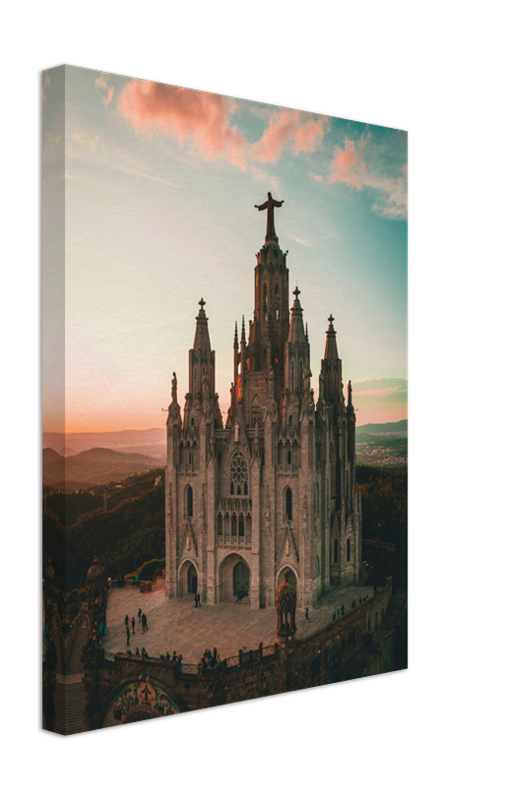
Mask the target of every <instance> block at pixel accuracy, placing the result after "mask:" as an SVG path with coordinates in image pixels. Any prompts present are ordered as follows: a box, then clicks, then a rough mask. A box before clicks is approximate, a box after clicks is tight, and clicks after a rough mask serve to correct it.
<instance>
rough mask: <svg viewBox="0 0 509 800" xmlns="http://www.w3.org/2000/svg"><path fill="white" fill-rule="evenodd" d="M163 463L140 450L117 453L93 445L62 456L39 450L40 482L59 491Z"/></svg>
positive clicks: (142, 470)
mask: <svg viewBox="0 0 509 800" xmlns="http://www.w3.org/2000/svg"><path fill="white" fill-rule="evenodd" d="M162 463H163V462H162V460H161V459H157V458H152V457H150V456H145V455H142V454H141V453H119V452H117V451H115V450H110V449H109V448H105V447H93V448H92V449H91V450H85V451H84V452H82V453H78V455H75V456H67V458H64V457H63V456H61V455H59V453H56V452H55V451H54V450H53V449H52V448H49V447H46V448H44V450H43V451H42V474H43V483H44V484H49V485H50V486H52V487H53V488H54V489H59V490H60V491H65V492H70V491H71V492H72V491H76V490H77V489H88V488H89V487H90V486H97V485H98V484H102V483H110V482H111V481H120V480H122V479H123V478H126V477H128V476H129V475H133V474H136V473H137V474H139V473H143V472H148V471H149V470H151V469H154V468H155V467H159V466H161V465H162Z"/></svg>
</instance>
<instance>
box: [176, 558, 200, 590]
mask: <svg viewBox="0 0 509 800" xmlns="http://www.w3.org/2000/svg"><path fill="white" fill-rule="evenodd" d="M197 591H198V570H197V569H196V565H195V564H194V563H193V562H192V561H191V560H190V559H187V560H186V561H184V562H183V563H182V564H181V565H180V569H179V579H178V596H179V597H185V596H186V595H188V594H192V595H195V594H196V592H197Z"/></svg>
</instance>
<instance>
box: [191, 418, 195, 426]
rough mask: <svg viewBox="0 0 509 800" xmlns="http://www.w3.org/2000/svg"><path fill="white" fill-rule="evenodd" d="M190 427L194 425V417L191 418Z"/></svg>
mask: <svg viewBox="0 0 509 800" xmlns="http://www.w3.org/2000/svg"><path fill="white" fill-rule="evenodd" d="M191 425H194V417H191Z"/></svg>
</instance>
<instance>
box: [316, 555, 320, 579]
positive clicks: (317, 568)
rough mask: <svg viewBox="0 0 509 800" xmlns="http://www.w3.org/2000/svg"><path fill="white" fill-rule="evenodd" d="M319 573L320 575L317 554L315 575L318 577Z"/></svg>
mask: <svg viewBox="0 0 509 800" xmlns="http://www.w3.org/2000/svg"><path fill="white" fill-rule="evenodd" d="M319 575H320V559H319V558H318V556H317V557H316V576H317V577H318V576H319Z"/></svg>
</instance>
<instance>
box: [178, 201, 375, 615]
mask: <svg viewBox="0 0 509 800" xmlns="http://www.w3.org/2000/svg"><path fill="white" fill-rule="evenodd" d="M283 202H284V201H277V200H274V199H273V198H272V196H271V194H270V193H269V194H268V199H267V201H266V202H265V203H263V205H260V206H256V207H257V208H258V209H259V210H261V211H265V210H266V211H267V234H266V237H265V243H264V245H263V246H262V247H261V249H260V251H259V253H258V254H257V263H256V267H255V275H254V278H255V280H254V292H255V297H254V312H253V320H252V321H250V322H249V325H248V330H247V331H246V328H245V324H244V319H242V326H241V331H240V341H239V336H238V329H237V323H235V335H234V340H233V381H232V384H231V389H230V394H231V397H230V407H229V410H228V416H227V420H226V425H223V419H222V415H221V411H220V408H219V396H218V394H216V386H215V352H214V350H212V347H211V342H210V336H209V330H208V322H207V316H206V314H205V309H204V306H205V302H204V301H203V300H200V303H199V306H200V310H199V312H198V316H197V317H196V331H195V337H194V344H193V347H192V349H191V350H190V351H189V390H188V392H187V394H186V395H185V403H184V411H183V413H182V410H181V407H180V405H179V403H178V399H177V378H176V375H175V373H174V374H173V381H172V401H171V404H170V406H169V409H168V420H167V445H168V451H167V452H168V455H167V466H166V514H165V516H166V594H167V596H168V597H181V596H183V595H192V596H193V597H194V595H195V594H196V593H199V594H200V598H201V602H202V603H203V602H207V603H220V602H222V601H224V600H237V599H238V600H242V601H243V602H249V603H250V605H251V607H252V608H265V607H269V606H275V604H276V593H277V589H278V587H279V585H280V584H281V583H282V581H283V579H284V575H285V574H286V575H287V578H288V580H289V581H290V582H291V583H293V584H294V586H295V587H296V591H297V607H298V608H300V609H304V608H305V607H306V606H308V607H309V608H311V607H312V606H313V604H315V603H316V601H317V600H318V599H319V598H320V596H321V595H323V594H324V593H325V592H327V590H328V589H329V588H330V587H331V586H339V585H341V586H346V585H348V584H353V583H356V582H357V581H358V580H359V573H360V571H361V566H362V554H361V542H362V539H361V499H360V493H359V492H358V491H357V488H356V483H355V412H354V407H353V403H352V388H351V383H350V382H349V384H348V389H347V397H346V398H345V396H344V393H343V379H342V364H341V359H340V358H339V355H338V348H337V343H336V331H335V330H334V326H333V321H334V319H333V317H332V315H331V316H330V317H329V320H328V322H329V326H328V330H327V332H326V337H325V347H324V356H323V359H322V362H321V369H320V372H319V375H318V382H319V392H318V398H317V399H316V400H315V397H314V391H313V389H312V388H311V377H312V376H311V370H310V349H309V348H310V345H309V338H308V333H307V326H306V327H304V321H303V309H302V307H301V303H300V300H299V295H300V291H299V289H298V288H296V289H295V290H294V291H293V295H294V300H293V304H292V307H291V309H290V306H289V271H288V267H287V264H286V261H287V258H286V256H287V254H286V253H284V252H283V251H282V250H281V248H280V246H279V239H278V237H277V236H276V231H275V225H274V208H275V207H280V206H281V205H282V204H283ZM244 598H248V600H244Z"/></svg>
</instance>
